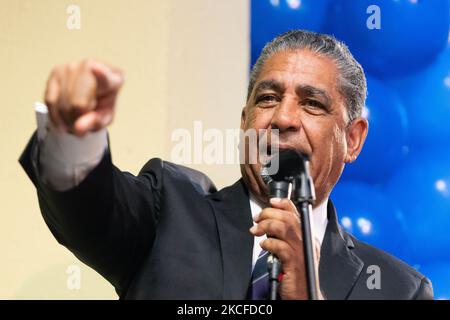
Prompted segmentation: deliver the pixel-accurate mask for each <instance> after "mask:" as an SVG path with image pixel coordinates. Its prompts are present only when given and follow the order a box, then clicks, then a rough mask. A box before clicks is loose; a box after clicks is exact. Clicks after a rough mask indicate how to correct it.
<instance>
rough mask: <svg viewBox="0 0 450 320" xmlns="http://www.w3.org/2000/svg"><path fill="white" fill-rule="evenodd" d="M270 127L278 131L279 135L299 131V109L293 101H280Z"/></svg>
mask: <svg viewBox="0 0 450 320" xmlns="http://www.w3.org/2000/svg"><path fill="white" fill-rule="evenodd" d="M271 127H272V129H278V130H279V131H280V133H282V132H289V131H293V132H295V131H299V130H300V128H301V121H300V108H299V106H298V104H297V101H295V99H287V98H285V99H283V101H281V103H280V104H279V105H278V106H277V107H276V109H275V112H274V114H273V117H272V121H271Z"/></svg>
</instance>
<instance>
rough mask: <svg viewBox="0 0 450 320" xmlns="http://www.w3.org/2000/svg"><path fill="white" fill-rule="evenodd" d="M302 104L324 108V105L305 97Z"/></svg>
mask: <svg viewBox="0 0 450 320" xmlns="http://www.w3.org/2000/svg"><path fill="white" fill-rule="evenodd" d="M304 104H305V105H307V106H310V107H313V108H318V109H323V110H326V109H327V108H326V107H325V105H324V104H323V103H321V102H319V101H317V100H311V99H306V100H304Z"/></svg>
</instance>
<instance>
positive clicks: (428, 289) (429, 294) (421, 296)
mask: <svg viewBox="0 0 450 320" xmlns="http://www.w3.org/2000/svg"><path fill="white" fill-rule="evenodd" d="M433 299H434V294H433V286H432V284H431V281H430V280H429V279H428V278H426V277H423V278H422V280H421V281H420V286H419V289H417V292H416V294H415V295H414V300H433Z"/></svg>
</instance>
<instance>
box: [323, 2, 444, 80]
mask: <svg viewBox="0 0 450 320" xmlns="http://www.w3.org/2000/svg"><path fill="white" fill-rule="evenodd" d="M448 27H449V2H448V0H438V1H411V0H357V1H354V0H342V1H335V2H334V4H333V7H332V8H331V13H330V27H329V28H330V30H328V31H329V32H331V33H333V34H334V35H335V36H336V37H337V38H339V39H341V40H343V41H344V42H345V43H347V45H348V46H349V47H350V49H351V51H352V52H353V53H354V54H355V56H356V58H357V60H358V61H360V62H361V64H362V65H363V67H364V68H365V69H366V70H367V71H369V72H370V73H372V74H374V75H377V76H381V77H392V76H398V75H404V74H408V73H410V72H414V71H417V70H418V69H420V68H422V67H425V66H426V65H428V64H429V63H430V62H432V61H433V60H434V59H435V57H436V56H437V55H438V54H439V53H440V52H441V51H442V50H443V49H444V48H445V46H446V44H447V37H448Z"/></svg>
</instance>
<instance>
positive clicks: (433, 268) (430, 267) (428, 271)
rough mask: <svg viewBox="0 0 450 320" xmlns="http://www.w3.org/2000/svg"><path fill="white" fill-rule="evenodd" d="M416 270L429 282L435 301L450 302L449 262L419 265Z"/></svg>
mask: <svg viewBox="0 0 450 320" xmlns="http://www.w3.org/2000/svg"><path fill="white" fill-rule="evenodd" d="M417 269H418V270H419V271H420V272H421V273H422V274H424V275H425V276H426V277H427V278H428V279H430V280H431V282H432V284H433V290H434V298H435V299H436V300H450V261H447V262H441V263H435V264H426V265H421V266H419V267H418V268H417Z"/></svg>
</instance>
